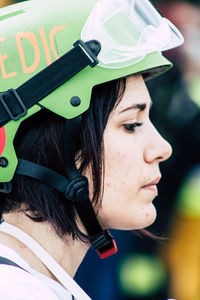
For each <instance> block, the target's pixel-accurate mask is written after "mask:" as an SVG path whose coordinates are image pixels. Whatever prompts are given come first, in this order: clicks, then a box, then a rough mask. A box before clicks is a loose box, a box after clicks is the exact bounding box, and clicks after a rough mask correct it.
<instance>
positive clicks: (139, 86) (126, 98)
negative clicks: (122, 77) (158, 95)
mask: <svg viewBox="0 0 200 300" xmlns="http://www.w3.org/2000/svg"><path fill="white" fill-rule="evenodd" d="M150 102H151V99H150V96H149V92H148V90H147V87H146V85H145V82H144V79H143V77H142V75H132V76H129V77H127V80H126V89H125V92H124V95H123V97H122V99H121V101H120V102H119V104H118V105H117V107H116V110H115V111H116V112H119V111H121V110H123V109H126V108H127V107H128V106H132V105H134V104H146V105H150Z"/></svg>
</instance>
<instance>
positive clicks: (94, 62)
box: [73, 40, 100, 68]
mask: <svg viewBox="0 0 200 300" xmlns="http://www.w3.org/2000/svg"><path fill="white" fill-rule="evenodd" d="M90 42H91V43H93V44H94V42H96V45H95V46H97V47H100V43H99V42H97V41H89V42H86V43H84V42H83V41H82V40H78V41H76V42H75V43H74V44H73V46H74V47H80V48H81V50H82V51H83V52H84V53H85V55H86V56H87V57H88V58H89V60H90V63H89V65H90V67H91V68H94V67H95V66H96V65H97V64H98V63H99V61H98V59H97V57H96V55H95V54H94V53H93V52H92V50H91V48H90V47H89V46H88V45H89V43H90ZM97 51H100V49H98V50H97Z"/></svg>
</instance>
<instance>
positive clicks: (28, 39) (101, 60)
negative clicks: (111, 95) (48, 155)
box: [0, 0, 183, 183]
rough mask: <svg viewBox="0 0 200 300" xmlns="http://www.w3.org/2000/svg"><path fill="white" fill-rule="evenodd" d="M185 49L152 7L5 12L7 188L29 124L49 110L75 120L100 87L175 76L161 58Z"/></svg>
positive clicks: (1, 158) (71, 6)
mask: <svg viewBox="0 0 200 300" xmlns="http://www.w3.org/2000/svg"><path fill="white" fill-rule="evenodd" d="M182 42H183V38H182V36H181V34H180V32H179V31H178V30H177V29H176V28H175V26H174V25H173V24H171V23H170V22H169V21H168V20H167V19H165V18H162V17H161V16H160V14H159V13H158V12H157V10H156V9H155V8H154V7H153V6H152V5H151V4H150V2H148V1H147V0H131V1H128V0H109V2H108V0H85V1H83V0H76V1H72V0H57V1H55V0H42V1H40V0H30V1H23V2H21V3H18V4H14V5H10V6H8V7H5V8H2V9H0V93H1V94H0V182H1V183H8V182H10V181H11V180H12V178H13V176H14V173H15V171H16V168H17V165H18V160H17V157H16V154H15V149H14V146H13V140H14V137H15V135H16V132H17V130H18V128H19V126H20V124H21V123H22V122H23V121H24V120H25V119H27V118H29V117H30V116H32V115H33V114H36V113H37V112H39V111H40V110H41V108H42V107H45V108H46V109H48V110H51V111H52V112H54V113H56V114H58V115H60V116H62V117H64V118H66V119H73V118H75V117H77V116H79V115H81V114H82V113H83V112H85V111H86V110H87V109H88V108H89V105H90V97H91V92H92V89H93V87H94V86H96V85H98V84H101V83H104V82H108V81H111V80H114V79H118V78H122V77H126V76H128V75H131V74H143V76H144V79H145V80H148V79H150V78H153V77H155V76H158V75H160V74H161V73H163V72H165V71H166V70H168V69H169V68H171V66H172V64H171V63H170V62H169V61H168V60H167V59H166V58H164V57H163V56H162V54H161V51H162V50H168V49H170V48H174V47H176V46H177V45H180V44H181V43H182ZM98 54H99V55H98ZM57 99H59V101H57Z"/></svg>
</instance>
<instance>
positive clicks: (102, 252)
mask: <svg viewBox="0 0 200 300" xmlns="http://www.w3.org/2000/svg"><path fill="white" fill-rule="evenodd" d="M81 119H82V118H81V116H78V117H76V118H74V119H71V120H66V125H65V157H66V172H67V177H68V178H69V180H70V181H71V184H72V185H73V187H74V189H75V190H76V194H75V197H74V198H75V201H74V205H75V207H76V210H77V212H78V214H79V217H80V219H81V221H82V223H83V225H84V226H85V229H86V231H87V233H88V235H89V237H90V240H91V244H92V246H93V247H94V248H95V249H96V250H97V253H98V254H99V256H100V257H101V258H106V257H108V256H110V255H112V254H114V253H116V252H117V246H116V243H115V241H114V239H113V237H112V236H111V235H110V233H109V231H108V230H103V229H102V228H101V226H100V224H99V222H98V220H97V217H96V214H95V212H94V208H93V206H92V203H91V201H90V199H89V186H88V180H87V179H86V177H83V176H81V174H80V173H79V171H78V170H77V167H76V164H75V153H76V152H77V149H78V144H79V133H80V129H81ZM71 141H73V143H72V142H71ZM77 181H78V183H79V185H80V186H81V188H78V190H77V188H76V182H77ZM74 183H75V185H74Z"/></svg>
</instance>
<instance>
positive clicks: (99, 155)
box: [0, 79, 126, 240]
mask: <svg viewBox="0 0 200 300" xmlns="http://www.w3.org/2000/svg"><path fill="white" fill-rule="evenodd" d="M125 85H126V79H120V80H114V81H111V82H108V83H104V84H102V85H98V86H96V87H94V88H93V91H92V96H91V105H90V108H89V110H88V111H86V112H85V113H84V114H83V117H82V126H81V132H80V149H79V150H80V151H79V152H78V154H77V159H78V160H79V161H80V168H79V170H80V172H81V173H83V172H84V171H85V170H86V169H87V167H88V166H91V170H92V179H93V191H94V192H93V199H92V201H93V202H95V204H96V203H98V201H101V195H100V194H101V191H102V185H103V180H102V179H103V158H104V156H103V133H104V129H105V127H106V124H107V121H108V118H109V115H110V113H111V111H112V110H113V109H114V107H115V106H116V104H117V99H120V97H121V96H122V95H123V93H124V90H125ZM64 134H65V119H64V118H62V117H60V116H58V115H56V114H54V113H53V112H51V111H49V110H46V109H44V110H42V111H41V112H39V113H38V114H36V115H34V116H32V117H30V118H29V119H27V120H25V121H24V122H23V124H22V125H21V126H20V128H19V130H18V132H17V135H16V137H15V141H14V144H15V150H16V153H17V157H19V158H23V159H26V160H29V161H32V162H35V163H37V164H39V165H42V166H46V167H48V168H50V169H52V170H54V171H56V172H58V173H60V174H62V175H63V176H66V170H65V168H66V165H65V153H64V138H63V137H64ZM12 185H13V189H12V192H11V193H10V194H8V195H5V194H2V193H0V214H1V216H2V213H7V212H11V211H15V210H18V211H23V212H25V213H26V214H27V215H28V216H29V217H30V218H31V219H32V220H34V221H36V222H43V221H48V222H50V223H51V224H52V226H53V228H54V229H55V231H56V233H57V234H58V235H59V236H60V237H62V236H63V235H66V234H69V235H71V236H72V238H73V239H75V238H80V239H81V240H85V239H86V236H85V235H84V234H82V233H81V232H80V230H79V228H78V226H77V223H76V212H75V208H74V205H73V203H72V202H71V201H69V200H67V199H66V198H65V197H64V195H63V194H61V193H60V192H58V191H56V190H55V189H54V188H52V187H50V186H47V185H45V184H43V183H41V182H38V181H36V180H34V179H31V178H28V177H25V176H21V175H16V174H15V176H14V178H13V180H12Z"/></svg>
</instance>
